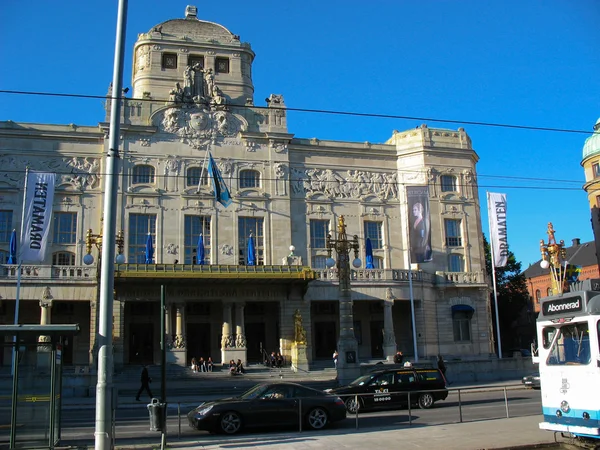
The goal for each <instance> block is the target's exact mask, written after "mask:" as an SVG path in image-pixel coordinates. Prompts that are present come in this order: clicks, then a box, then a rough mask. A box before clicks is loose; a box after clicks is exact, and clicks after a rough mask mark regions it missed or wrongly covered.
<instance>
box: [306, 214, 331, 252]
mask: <svg viewBox="0 0 600 450" xmlns="http://www.w3.org/2000/svg"><path fill="white" fill-rule="evenodd" d="M328 233H329V220H311V221H310V248H313V249H314V248H327V246H326V245H327V244H326V242H327V234H328Z"/></svg>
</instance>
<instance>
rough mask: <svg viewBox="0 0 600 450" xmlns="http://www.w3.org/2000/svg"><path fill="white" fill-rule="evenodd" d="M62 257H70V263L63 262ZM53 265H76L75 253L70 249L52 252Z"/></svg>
mask: <svg viewBox="0 0 600 450" xmlns="http://www.w3.org/2000/svg"><path fill="white" fill-rule="evenodd" d="M62 258H69V261H68V263H66V264H65V263H64V261H63V262H61V261H60V260H61V259H62ZM52 265H53V266H74V265H75V253H74V252H68V251H64V250H62V251H59V252H54V253H52Z"/></svg>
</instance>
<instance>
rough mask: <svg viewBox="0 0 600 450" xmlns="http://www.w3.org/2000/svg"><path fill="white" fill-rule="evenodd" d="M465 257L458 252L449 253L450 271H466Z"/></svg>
mask: <svg viewBox="0 0 600 450" xmlns="http://www.w3.org/2000/svg"><path fill="white" fill-rule="evenodd" d="M464 271H465V259H464V258H463V256H462V255H459V254H458V253H451V254H450V255H448V272H464Z"/></svg>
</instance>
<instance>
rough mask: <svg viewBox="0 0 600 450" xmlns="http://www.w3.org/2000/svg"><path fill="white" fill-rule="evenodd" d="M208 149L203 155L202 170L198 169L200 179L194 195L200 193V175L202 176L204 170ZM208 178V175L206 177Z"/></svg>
mask: <svg viewBox="0 0 600 450" xmlns="http://www.w3.org/2000/svg"><path fill="white" fill-rule="evenodd" d="M208 153H209V151H208V148H207V149H206V153H205V154H204V161H202V168H201V169H200V179H199V180H198V187H197V188H196V193H198V192H200V185H201V184H202V175H203V174H204V168H205V167H206V161H207V160H208ZM206 176H207V177H208V174H207V175H206Z"/></svg>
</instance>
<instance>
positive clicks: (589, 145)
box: [583, 119, 600, 159]
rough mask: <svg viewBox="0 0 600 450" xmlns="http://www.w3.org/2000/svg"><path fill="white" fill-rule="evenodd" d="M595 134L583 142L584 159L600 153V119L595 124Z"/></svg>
mask: <svg viewBox="0 0 600 450" xmlns="http://www.w3.org/2000/svg"><path fill="white" fill-rule="evenodd" d="M594 131H595V132H594V134H592V135H591V136H590V137H589V138H587V139H586V140H585V144H583V159H586V158H589V157H590V156H594V155H597V154H599V153H600V119H598V120H596V125H594Z"/></svg>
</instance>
